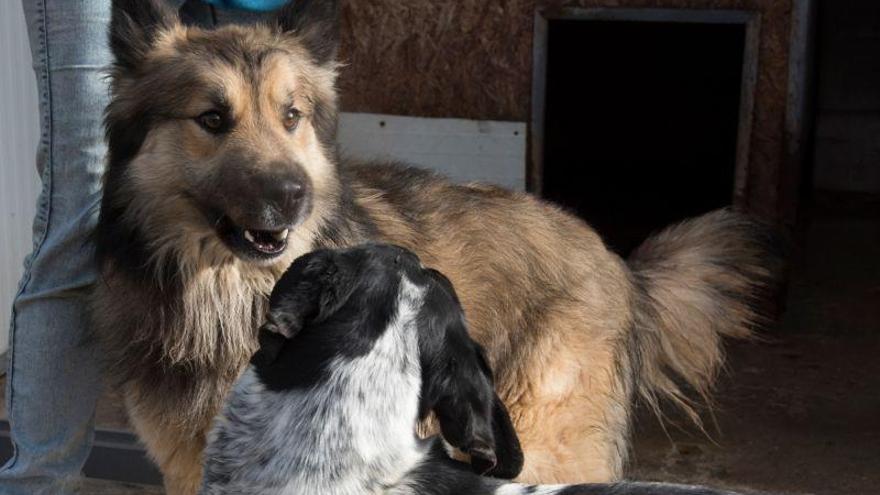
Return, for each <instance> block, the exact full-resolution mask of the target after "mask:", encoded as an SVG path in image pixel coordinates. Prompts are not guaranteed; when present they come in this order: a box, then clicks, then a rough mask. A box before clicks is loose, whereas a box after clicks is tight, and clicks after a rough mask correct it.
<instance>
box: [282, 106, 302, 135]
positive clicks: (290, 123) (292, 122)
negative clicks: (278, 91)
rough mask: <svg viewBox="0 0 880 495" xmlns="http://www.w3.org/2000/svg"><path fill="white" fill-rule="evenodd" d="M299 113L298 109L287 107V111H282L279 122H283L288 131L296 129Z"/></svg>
mask: <svg viewBox="0 0 880 495" xmlns="http://www.w3.org/2000/svg"><path fill="white" fill-rule="evenodd" d="M300 116H301V114H300V113H299V110H297V109H295V108H288V109H287V111H285V112H284V118H283V119H282V121H281V123H282V124H284V128H285V129H287V130H288V131H292V130H294V129H296V125H297V124H299V118H300Z"/></svg>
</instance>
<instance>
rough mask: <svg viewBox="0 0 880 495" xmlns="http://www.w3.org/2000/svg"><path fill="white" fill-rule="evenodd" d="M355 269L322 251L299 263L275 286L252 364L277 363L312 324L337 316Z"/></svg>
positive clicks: (335, 255)
mask: <svg viewBox="0 0 880 495" xmlns="http://www.w3.org/2000/svg"><path fill="white" fill-rule="evenodd" d="M353 278H354V273H353V271H352V269H351V268H350V267H349V266H348V265H347V264H346V262H345V260H342V259H341V258H340V257H339V256H337V254H336V253H334V252H333V251H330V250H326V249H322V250H318V251H313V252H311V253H309V254H306V255H303V256H301V257H299V258H297V259H296V261H294V262H293V264H292V265H290V267H289V268H288V269H287V271H286V272H284V275H282V276H281V278H280V279H279V280H278V282H277V283H276V284H275V288H274V289H273V290H272V295H271V296H270V297H269V312H268V313H267V315H266V322H265V323H264V324H263V326H262V327H260V330H259V337H258V338H259V342H260V349H259V350H258V351H257V353H256V354H254V356H253V358H252V359H251V362H252V363H254V364H256V365H258V366H259V365H269V364H271V363H273V362H275V360H276V358H277V357H278V354H279V353H280V352H281V349H282V347H284V344H285V343H286V342H287V341H288V340H290V339H292V338H294V337H296V335H297V334H298V333H299V332H300V331H301V330H302V329H303V326H304V325H306V324H308V323H309V322H315V321H320V320H323V319H325V318H327V317H328V316H330V315H331V314H333V313H335V312H336V311H337V310H338V309H339V308H340V307H341V306H342V305H343V304H345V301H346V300H348V298H349V297H350V295H351V293H352V291H353V290H354V289H353V286H354V283H353Z"/></svg>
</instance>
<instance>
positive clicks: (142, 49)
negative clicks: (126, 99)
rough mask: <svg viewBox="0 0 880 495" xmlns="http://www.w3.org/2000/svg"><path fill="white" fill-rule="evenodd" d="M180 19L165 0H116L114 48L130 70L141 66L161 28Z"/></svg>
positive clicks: (112, 31) (112, 24) (118, 60)
mask: <svg viewBox="0 0 880 495" xmlns="http://www.w3.org/2000/svg"><path fill="white" fill-rule="evenodd" d="M178 22H179V20H178V16H177V12H175V11H174V10H173V9H172V8H170V7H169V6H168V5H166V3H165V2H164V1H162V0H113V4H112V11H111V18H110V49H111V50H112V51H113V55H114V56H115V57H116V63H117V64H118V65H119V66H121V67H124V68H126V69H134V68H136V67H138V66H139V65H140V63H141V62H142V61H143V59H144V57H145V56H146V54H147V52H148V51H149V50H150V49H151V48H152V46H153V43H154V42H155V40H156V37H157V35H158V33H159V32H160V31H162V30H163V29H169V28H171V27H173V26H174V25H175V24H177V23H178Z"/></svg>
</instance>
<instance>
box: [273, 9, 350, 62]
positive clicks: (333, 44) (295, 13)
mask: <svg viewBox="0 0 880 495" xmlns="http://www.w3.org/2000/svg"><path fill="white" fill-rule="evenodd" d="M275 23H276V24H277V25H278V27H279V28H280V29H281V30H282V31H284V32H285V33H290V34H292V35H294V36H296V37H297V39H298V40H299V41H300V42H301V43H302V44H303V46H305V47H306V49H307V50H308V51H309V53H310V54H311V55H312V57H313V58H314V59H315V62H317V63H318V64H319V65H324V64H326V63H327V62H330V61H332V60H334V59H335V58H336V52H337V49H338V47H339V1H338V0H293V1H291V2H288V3H287V5H285V6H284V7H283V8H282V9H281V10H280V11H279V12H278V15H277V17H276V18H275Z"/></svg>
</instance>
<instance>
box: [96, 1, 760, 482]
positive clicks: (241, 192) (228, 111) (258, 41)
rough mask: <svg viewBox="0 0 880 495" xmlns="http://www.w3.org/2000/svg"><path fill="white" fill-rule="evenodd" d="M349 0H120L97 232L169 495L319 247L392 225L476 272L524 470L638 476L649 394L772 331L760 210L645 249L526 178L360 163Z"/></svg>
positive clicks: (465, 276) (484, 340)
mask: <svg viewBox="0 0 880 495" xmlns="http://www.w3.org/2000/svg"><path fill="white" fill-rule="evenodd" d="M336 18H337V16H336V6H335V2H332V1H316V0H298V1H296V2H293V5H292V6H288V7H286V8H285V9H284V10H282V11H281V12H280V14H279V15H278V17H277V19H276V20H275V21H274V22H272V23H270V24H267V25H255V26H248V27H238V26H229V27H224V28H221V29H217V30H215V31H206V30H202V29H199V28H193V27H185V26H183V25H181V24H180V23H179V21H178V20H177V18H176V15H175V14H174V13H173V12H171V11H169V10H167V9H166V8H164V7H163V6H162V5H161V3H160V2H157V1H154V0H149V1H147V0H118V1H114V6H113V21H112V26H111V45H112V49H113V51H114V54H115V56H116V65H115V67H114V69H113V73H112V92H113V99H112V103H111V104H110V106H109V108H108V110H107V118H106V125H107V137H108V142H109V149H110V152H109V160H108V170H107V175H106V179H105V193H104V200H103V204H102V210H101V218H100V224H99V227H98V231H97V243H98V255H99V262H100V266H101V270H102V274H103V276H102V278H101V282H100V283H99V284H98V285H97V287H96V290H95V294H94V318H95V323H96V331H97V332H98V335H99V337H100V338H101V340H102V341H103V343H104V344H105V345H106V349H107V354H108V356H109V357H110V361H111V363H110V365H111V373H112V374H113V376H115V377H118V379H119V384H120V386H121V387H122V389H123V391H124V395H125V400H126V404H127V407H128V410H129V413H130V416H131V420H132V422H133V424H134V426H135V428H136V429H137V431H138V433H139V434H140V435H141V437H142V438H143V440H144V441H145V442H146V445H147V447H148V449H149V452H150V454H151V455H152V456H153V457H154V458H155V460H156V461H157V462H158V464H159V466H160V467H161V469H162V472H163V473H164V475H165V480H166V485H167V487H168V490H169V493H172V494H185V493H193V492H195V490H196V488H197V486H198V483H199V479H200V476H201V472H200V469H201V468H200V466H201V459H200V457H201V452H202V449H203V447H204V441H205V438H204V436H205V432H206V430H207V429H208V427H209V426H210V424H211V419H212V418H213V417H214V416H215V414H216V413H217V412H218V408H219V407H220V404H221V401H222V398H223V396H224V394H225V393H226V392H227V390H228V389H229V387H230V384H231V383H232V382H233V381H234V380H235V379H236V377H237V376H238V374H239V372H240V371H241V370H242V368H243V366H244V365H245V363H246V362H247V359H248V357H249V356H250V355H251V353H252V352H253V351H254V350H255V348H256V329H257V328H258V326H259V324H260V323H261V322H262V319H263V315H264V311H265V306H266V298H267V295H268V294H269V293H270V291H271V289H272V287H273V285H274V282H275V281H276V279H277V278H278V277H279V276H280V275H281V273H283V272H284V270H285V269H286V268H287V266H288V265H289V264H290V262H291V261H292V260H293V259H294V258H296V257H298V256H299V255H301V254H303V253H305V252H307V251H309V250H311V249H314V248H316V247H319V246H331V247H336V246H348V245H354V244H358V243H362V242H364V241H370V240H379V241H385V242H391V243H395V244H399V245H402V246H405V247H407V248H410V249H412V250H413V251H415V252H417V253H418V255H419V256H420V257H421V259H422V260H423V261H424V262H425V264H426V265H429V266H434V267H437V268H438V269H440V270H442V271H443V272H444V273H446V274H447V275H448V276H449V277H450V278H451V279H452V281H453V282H454V284H455V286H456V288H457V290H458V293H459V294H460V296H461V302H462V304H463V307H464V308H465V310H466V312H467V317H468V319H469V322H470V327H471V329H472V333H473V337H474V338H475V339H476V340H478V341H479V342H480V343H481V344H482V345H484V346H485V347H486V349H487V351H488V356H489V359H490V361H491V364H492V366H493V368H494V371H495V375H496V377H497V383H498V392H499V394H500V396H501V397H502V398H503V399H504V401H505V402H506V403H507V406H508V408H509V410H510V413H511V417H512V419H513V421H514V423H515V425H516V427H517V431H518V432H519V435H520V437H521V440H522V445H523V448H524V451H525V455H526V464H525V470H524V474H523V479H524V480H540V481H542V482H545V483H546V482H569V481H603V480H613V479H615V478H618V477H619V476H620V475H621V473H622V470H623V465H624V462H625V460H626V454H627V440H628V432H629V426H630V415H631V410H632V405H633V401H634V399H635V397H636V395H637V394H640V395H641V396H642V397H645V398H647V399H648V401H649V402H650V403H651V404H656V401H657V398H658V397H666V398H671V399H672V400H674V401H676V402H679V403H680V404H682V405H685V406H686V400H685V398H684V396H683V395H682V392H681V390H680V389H679V387H678V386H677V382H684V383H686V384H688V385H689V386H691V387H693V388H694V389H696V391H697V392H699V393H703V394H705V393H707V392H708V389H709V387H710V385H711V383H712V380H713V377H714V375H715V372H716V370H717V369H718V367H719V365H720V364H721V361H722V352H721V347H720V345H721V342H720V341H721V337H722V336H733V337H744V336H747V335H748V334H749V329H750V326H751V325H752V324H753V322H754V319H755V315H754V313H753V312H752V310H751V309H750V305H749V302H750V299H752V298H753V295H754V294H755V291H756V290H757V289H759V288H760V287H761V286H762V284H763V283H764V280H765V279H766V278H767V277H768V275H769V274H770V272H769V270H768V269H767V268H765V263H764V262H763V260H762V258H763V257H764V256H765V253H764V251H763V249H762V247H761V242H760V239H759V238H758V237H756V235H755V230H754V229H753V227H752V225H751V224H750V223H749V222H747V221H745V220H744V219H743V218H741V217H740V216H738V215H736V214H734V213H731V212H728V211H721V212H716V213H711V214H709V215H706V216H704V217H701V218H698V219H696V220H692V221H690V222H686V223H683V224H681V225H678V226H675V227H672V228H670V229H668V230H667V231H665V232H663V233H661V234H659V235H657V236H655V237H653V238H651V239H649V240H648V241H646V242H645V244H644V245H643V246H642V247H641V248H640V249H639V250H638V251H637V252H636V253H635V255H634V256H633V259H631V260H630V261H629V264H627V263H626V262H624V261H623V260H622V259H620V258H619V257H617V256H615V255H614V254H612V253H610V252H609V251H608V250H607V249H606V248H605V246H604V245H603V243H602V240H601V239H600V238H599V236H598V235H597V234H596V233H595V232H594V231H593V230H592V229H590V227H589V226H587V225H585V224H584V223H583V222H581V221H580V220H578V219H576V218H574V217H571V216H569V215H567V214H565V213H563V212H562V211H560V210H559V209H557V208H555V207H553V206H551V205H548V204H546V203H542V202H541V201H539V200H537V199H535V198H533V197H530V196H528V195H525V194H517V193H512V192H509V191H505V190H501V189H498V188H494V187H488V186H478V185H469V186H460V185H453V184H451V183H449V182H448V181H446V180H445V179H443V178H441V177H438V176H436V175H433V174H430V173H427V172H424V171H419V170H416V169H412V168H407V167H404V166H399V165H388V164H355V163H344V162H340V160H339V159H338V157H337V155H336V151H335V150H336V145H335V131H336V119H337V106H336V92H335V88H334V84H335V80H336V74H337V63H336V62H335V53H336V29H337V26H336Z"/></svg>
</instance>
